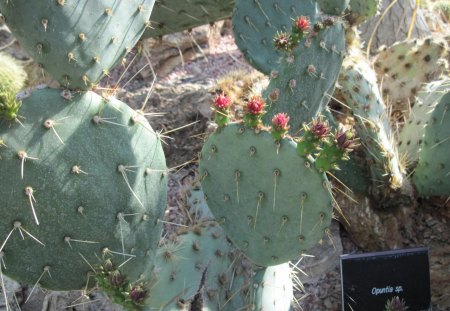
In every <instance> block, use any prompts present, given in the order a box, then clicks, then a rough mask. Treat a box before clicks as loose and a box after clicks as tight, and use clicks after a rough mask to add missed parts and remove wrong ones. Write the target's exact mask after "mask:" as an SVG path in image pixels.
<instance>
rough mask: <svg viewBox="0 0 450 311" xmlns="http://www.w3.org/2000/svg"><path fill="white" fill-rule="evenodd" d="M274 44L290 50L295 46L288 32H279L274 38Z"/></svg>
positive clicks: (279, 48) (279, 47)
mask: <svg viewBox="0 0 450 311" xmlns="http://www.w3.org/2000/svg"><path fill="white" fill-rule="evenodd" d="M273 44H274V45H275V48H276V49H278V50H282V51H290V50H292V48H293V47H294V44H293V42H292V38H291V36H290V35H289V34H288V33H286V32H278V33H277V34H276V35H275V36H274V38H273Z"/></svg>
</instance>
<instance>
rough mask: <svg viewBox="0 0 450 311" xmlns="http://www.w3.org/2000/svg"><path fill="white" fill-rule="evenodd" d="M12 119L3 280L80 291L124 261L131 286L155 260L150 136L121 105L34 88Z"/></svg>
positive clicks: (159, 163)
mask: <svg viewBox="0 0 450 311" xmlns="http://www.w3.org/2000/svg"><path fill="white" fill-rule="evenodd" d="M14 3H16V2H14ZM20 115H21V116H23V119H21V123H22V125H21V124H19V123H18V122H17V123H13V124H11V126H8V125H5V124H3V125H0V137H1V139H2V140H3V141H4V145H5V146H4V147H2V148H0V155H1V159H0V175H1V176H2V181H1V182H2V184H1V187H0V206H1V214H2V217H1V218H0V251H1V252H4V256H3V260H4V262H5V263H6V267H7V269H4V270H3V272H4V273H5V274H7V275H9V276H11V277H12V278H14V279H16V280H18V281H20V282H25V283H29V284H34V283H36V282H37V281H38V279H39V284H41V285H42V286H43V287H45V288H49V289H56V290H68V289H80V288H83V287H85V286H86V283H87V280H88V279H89V275H90V274H93V273H94V271H95V270H96V267H97V266H98V265H100V264H102V262H101V259H106V258H110V259H111V260H113V261H114V262H115V263H116V264H117V265H119V264H121V263H123V262H125V261H127V260H128V263H127V264H124V265H123V267H122V271H123V273H124V275H125V276H126V277H127V279H128V280H129V281H130V282H132V281H133V280H137V279H138V278H139V277H140V275H141V273H144V272H145V271H146V269H147V266H148V262H149V260H151V258H152V257H153V256H154V254H155V252H156V247H157V244H158V241H159V236H160V232H161V226H160V225H158V222H157V220H158V219H160V218H162V217H163V213H164V210H165V204H166V187H167V185H166V177H165V175H166V166H165V158H164V154H163V152H162V148H161V143H160V139H159V137H158V135H156V134H155V132H154V131H153V130H152V129H151V127H150V125H149V124H148V122H147V121H146V120H145V119H144V118H143V117H142V116H141V115H137V113H136V112H135V111H133V110H132V109H130V108H129V107H128V106H127V105H125V104H124V103H122V102H120V101H118V100H116V99H114V98H109V99H104V98H102V97H101V96H99V95H97V94H95V93H93V92H81V93H71V92H69V91H63V92H61V90H56V89H53V90H52V89H42V90H36V91H33V92H32V93H31V95H29V96H28V97H26V98H24V99H23V105H22V108H21V110H20ZM50 275H51V277H50ZM91 280H93V278H91ZM90 285H93V284H90Z"/></svg>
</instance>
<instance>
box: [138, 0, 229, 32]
mask: <svg viewBox="0 0 450 311" xmlns="http://www.w3.org/2000/svg"><path fill="white" fill-rule="evenodd" d="M233 8H234V0H220V1H217V0H201V1H196V2H195V4H193V3H191V2H190V1H186V0H160V1H156V3H155V7H154V8H153V10H154V11H153V14H152V15H151V18H150V24H151V27H149V28H147V29H146V30H145V31H144V34H143V35H142V39H146V38H151V37H158V36H163V35H167V34H171V33H174V32H178V31H183V30H188V29H192V28H194V27H196V26H200V25H205V24H212V23H214V22H216V21H219V20H222V19H226V18H230V17H231V13H232V12H233Z"/></svg>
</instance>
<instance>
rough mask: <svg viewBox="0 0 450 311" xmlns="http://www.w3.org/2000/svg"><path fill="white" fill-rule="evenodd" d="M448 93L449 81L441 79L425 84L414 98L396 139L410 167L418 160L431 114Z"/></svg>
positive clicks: (399, 149)
mask: <svg viewBox="0 0 450 311" xmlns="http://www.w3.org/2000/svg"><path fill="white" fill-rule="evenodd" d="M448 91H450V79H443V80H439V81H434V82H430V83H428V84H426V85H425V86H424V87H423V88H422V90H421V91H420V92H419V94H418V96H417V97H416V101H415V104H414V107H413V108H412V109H411V113H410V114H409V116H408V118H407V119H406V120H405V125H404V126H403V128H402V129H401V131H400V134H399V137H398V151H399V152H400V154H403V155H405V156H406V158H407V160H408V163H409V164H410V165H412V166H414V164H415V163H416V162H417V161H418V159H419V149H420V147H421V145H422V141H423V136H424V134H425V130H426V125H427V123H428V121H429V120H430V117H431V113H432V111H433V110H434V108H435V107H436V105H437V104H438V103H439V101H440V100H441V99H442V97H443V96H444V95H445V94H446V93H447V92H448Z"/></svg>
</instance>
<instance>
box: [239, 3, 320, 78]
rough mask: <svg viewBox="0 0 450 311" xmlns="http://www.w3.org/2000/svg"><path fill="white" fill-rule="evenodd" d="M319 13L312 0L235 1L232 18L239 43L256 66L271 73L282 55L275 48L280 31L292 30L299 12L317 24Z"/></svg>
mask: <svg viewBox="0 0 450 311" xmlns="http://www.w3.org/2000/svg"><path fill="white" fill-rule="evenodd" d="M316 14H317V9H316V4H315V1H312V0H304V1H285V0H283V1H272V0H257V1H249V0H236V5H235V10H234V12H233V17H232V19H233V31H234V37H235V40H236V44H237V46H238V47H239V49H240V50H241V51H242V52H243V54H244V56H245V58H246V59H247V61H248V62H249V63H250V64H251V65H252V66H253V67H255V68H256V69H257V70H259V71H261V72H263V73H264V74H269V73H270V72H271V71H272V70H274V69H276V67H278V59H279V58H280V56H281V55H282V54H281V53H279V52H278V51H277V50H275V49H274V47H273V37H274V35H275V34H276V33H277V31H280V32H285V31H289V30H290V29H291V25H292V21H293V19H295V18H296V17H297V16H300V15H304V16H308V17H309V18H310V22H311V23H314V22H315V19H316Z"/></svg>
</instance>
